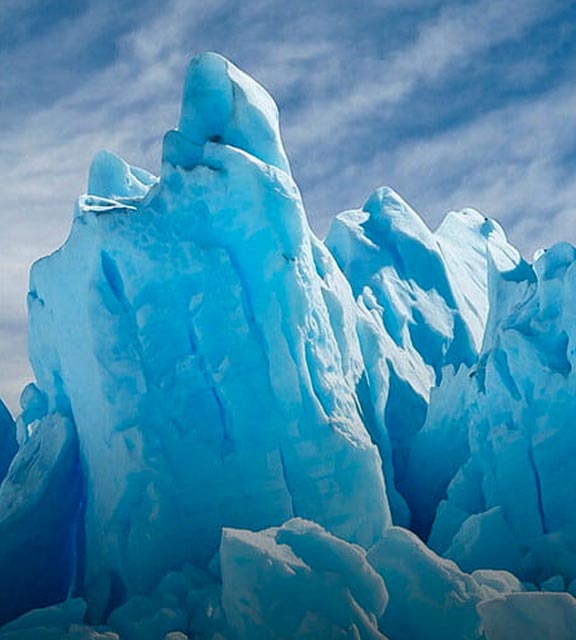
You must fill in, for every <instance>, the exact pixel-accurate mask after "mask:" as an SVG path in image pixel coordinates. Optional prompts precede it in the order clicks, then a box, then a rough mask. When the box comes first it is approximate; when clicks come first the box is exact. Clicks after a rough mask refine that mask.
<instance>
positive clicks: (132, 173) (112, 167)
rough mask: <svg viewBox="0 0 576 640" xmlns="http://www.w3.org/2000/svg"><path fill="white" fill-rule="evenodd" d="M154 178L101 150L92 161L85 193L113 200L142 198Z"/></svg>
mask: <svg viewBox="0 0 576 640" xmlns="http://www.w3.org/2000/svg"><path fill="white" fill-rule="evenodd" d="M155 181H156V178H155V177H154V176H153V175H152V174H150V173H148V172H147V171H145V170H144V169H138V168H137V167H131V166H130V165H129V164H128V163H127V162H125V161H124V160H123V159H122V158H121V157H120V156H118V155H116V154H115V153H112V152H111V151H107V150H106V149H103V150H102V151H99V152H98V153H97V154H96V155H95V156H94V159H93V160H92V164H91V165H90V172H89V174H88V188H87V193H88V195H91V196H98V197H100V198H107V199H110V200H115V199H116V198H138V197H142V196H143V195H144V194H145V193H146V192H147V191H148V189H149V188H150V186H151V185H152V184H153V183H154V182H155Z"/></svg>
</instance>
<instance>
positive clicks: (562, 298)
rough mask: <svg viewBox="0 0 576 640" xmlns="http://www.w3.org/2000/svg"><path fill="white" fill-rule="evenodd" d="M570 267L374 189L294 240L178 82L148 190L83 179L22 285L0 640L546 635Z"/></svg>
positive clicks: (263, 103)
mask: <svg viewBox="0 0 576 640" xmlns="http://www.w3.org/2000/svg"><path fill="white" fill-rule="evenodd" d="M575 264H576V250H575V249H574V248H573V247H571V246H570V245H566V244H561V245H557V246H556V247H553V248H552V249H550V250H549V251H548V252H546V253H544V254H543V255H542V256H541V257H540V258H539V259H538V260H536V261H535V263H534V264H533V265H529V264H528V263H526V262H525V261H524V260H523V259H522V258H521V257H520V255H519V254H518V252H517V251H516V250H515V249H514V248H513V247H512V246H511V245H510V244H509V243H508V241H507V240H506V237H505V235H504V233H503V231H502V229H501V228H500V227H499V226H498V225H497V224H496V223H495V222H493V221H490V220H488V219H486V218H484V217H483V216H482V215H480V214H479V213H477V212H475V211H473V210H470V209H466V210H464V211H461V212H451V213H449V214H448V215H447V216H446V218H445V219H444V221H443V223H442V224H441V225H440V227H439V228H438V229H437V230H436V231H431V230H430V229H428V228H427V227H426V225H425V224H424V223H423V222H422V220H421V219H420V218H419V217H418V215H417V214H416V213H415V212H414V211H413V210H412V209H411V208H410V207H409V205H408V204H407V203H406V202H404V201H403V200H402V199H401V198H400V196H398V195H397V194H395V193H394V192H393V191H392V190H390V189H387V188H383V189H378V190H377V191H375V192H374V194H372V196H370V197H369V199H368V200H367V202H366V203H365V205H364V206H363V207H362V209H360V210H356V211H348V212H344V213H342V214H340V215H339V216H337V217H336V219H335V221H334V224H333V226H332V228H331V230H330V233H329V234H328V237H327V239H326V243H323V242H321V241H320V240H318V239H317V238H316V237H315V236H314V234H313V233H312V232H311V231H310V228H309V226H308V223H307V220H306V216H305V212H304V209H303V206H302V201H301V198H300V194H299V192H298V189H297V187H296V185H295V184H294V181H293V179H292V176H291V172H290V166H289V163H288V160H287V157H286V154H285V152H284V149H283V145H282V141H281V138H280V133H279V126H278V115H277V110H276V106H275V104H274V102H273V101H272V99H271V97H270V96H269V95H268V94H267V93H266V91H265V90H264V89H263V88H262V87H260V86H259V85H258V84H257V83H255V81H253V80H252V79H251V78H249V77H248V76H246V75H245V74H244V73H243V72H241V71H240V70H238V69H237V68H236V67H234V66H233V65H232V64H231V63H229V62H228V61H226V60H225V59H223V58H222V57H220V56H218V55H215V54H204V55H201V56H199V57H197V58H195V59H193V60H192V62H191V64H190V66H189V69H188V72H187V77H186V81H185V86H184V98H183V103H182V111H181V117H180V122H179V125H178V128H177V129H174V130H171V131H169V132H168V133H167V134H166V135H165V137H164V141H163V155H162V167H161V172H160V176H159V177H156V176H154V175H151V174H150V173H148V172H147V171H144V170H142V169H139V168H137V167H133V166H130V165H128V164H127V163H126V162H124V160H122V159H121V158H119V157H118V156H116V155H114V154H112V153H110V152H107V151H103V152H100V153H99V154H97V155H96V157H95V158H94V161H93V163H92V166H91V169H90V174H89V178H88V186H87V193H86V194H85V195H83V196H81V197H80V198H79V200H78V203H77V206H76V210H75V214H74V221H73V225H72V229H71V232H70V236H69V238H68V240H67V241H66V243H65V244H64V246H63V247H61V248H60V249H59V250H58V251H56V252H55V253H54V254H52V255H50V256H48V257H46V258H43V259H41V260H40V261H38V262H37V263H36V264H35V265H34V266H33V269H32V273H31V278H30V292H29V296H28V302H29V315H30V327H29V337H30V340H29V343H30V359H31V362H32V366H33V369H34V373H35V376H36V381H35V382H34V383H31V384H29V385H28V386H26V387H25V389H24V390H23V392H22V395H21V407H22V413H21V415H20V416H19V417H18V418H17V420H16V423H14V421H13V420H12V418H11V417H10V416H9V414H8V413H7V411H6V410H5V409H4V407H3V405H0V625H4V626H2V627H1V628H0V640H23V639H25V638H34V640H55V639H57V638H66V639H68V640H74V639H75V640H86V639H87V638H88V639H91V640H104V639H105V640H120V639H122V640H185V639H186V638H188V637H195V638H205V639H210V640H243V639H246V640H248V639H250V640H254V639H256V638H261V639H262V640H288V639H289V638H302V639H309V640H320V639H322V640H324V639H331V638H334V639H336V638H339V639H344V638H350V640H352V639H353V640H358V639H359V638H361V639H366V640H368V639H369V640H386V639H387V638H388V639H389V640H407V639H408V638H410V639H411V640H437V639H438V638H443V639H444V640H510V638H522V639H523V640H531V639H533V640H542V638H545V637H549V638H554V639H555V640H564V639H566V640H570V639H573V638H574V637H576V599H575V598H573V597H572V595H569V593H556V592H560V591H568V592H571V593H576V552H575V551H574V550H575V549H576V516H574V514H573V512H572V510H571V508H570V505H571V504H572V501H573V497H574V495H575V494H576V472H575V471H574V465H573V463H572V461H573V458H574V455H575V447H576V444H575V443H576V438H574V436H573V434H572V421H573V416H574V414H575V409H576V406H575V401H574V398H575V397H576V393H575V392H576V389H575V388H574V386H575V383H574V374H573V366H574V361H575V358H576V356H575V353H576V351H575V348H574V342H575V340H576V337H575V336H574V327H576V316H575V311H574V309H575V308H576V306H575V303H576V299H575V296H576V275H575V274H576V267H575V266H574V265H575ZM389 505H390V506H389ZM398 525H402V526H398ZM402 527H410V528H411V529H412V531H410V530H409V529H408V528H402ZM416 534H418V535H416ZM51 605H52V606H51ZM21 614H23V615H21ZM5 623H6V624H5ZM92 625H95V626H92Z"/></svg>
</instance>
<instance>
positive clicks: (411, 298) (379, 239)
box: [326, 188, 520, 531]
mask: <svg viewBox="0 0 576 640" xmlns="http://www.w3.org/2000/svg"><path fill="white" fill-rule="evenodd" d="M326 245H327V246H328V247H329V249H330V250H331V252H332V253H333V255H334V257H335V258H336V261H337V262H338V265H339V266H340V268H341V269H342V271H343V273H344V274H345V275H346V277H347V279H348V280H349V282H350V284H351V286H352V290H353V292H354V295H355V296H356V297H357V298H358V301H359V304H360V306H361V307H364V308H366V309H367V310H368V311H369V313H370V314H371V315H372V317H373V320H374V322H375V324H376V326H377V330H378V335H379V337H380V339H381V340H382V347H381V348H380V350H379V355H380V358H381V366H382V367H383V369H384V376H383V377H384V380H383V381H381V382H380V385H379V398H378V401H377V403H376V405H377V411H378V412H379V418H380V423H379V429H378V430H377V431H378V433H377V435H376V440H377V441H379V437H378V436H379V434H380V433H382V431H384V432H385V434H387V437H388V440H389V441H390V442H391V447H392V459H393V468H388V469H387V471H388V473H387V476H388V483H389V485H393V484H395V486H396V487H397V488H398V490H399V491H400V493H401V495H402V496H403V497H404V498H405V499H406V500H407V501H408V505H409V507H410V512H411V513H410V514H407V513H406V510H405V509H404V510H403V509H402V504H401V503H399V502H398V500H397V499H396V500H395V496H394V495H393V494H392V493H391V492H390V491H389V494H390V499H391V504H392V507H393V513H394V516H395V518H394V519H395V521H396V522H398V523H401V524H406V525H407V524H409V523H410V522H411V523H412V526H413V527H414V528H415V529H416V530H418V531H421V530H422V529H423V528H425V514H423V509H422V504H421V502H422V499H423V494H424V495H427V494H428V493H429V492H428V491H426V490H425V489H424V490H422V487H421V486H420V485H421V482H420V473H421V472H423V471H425V468H426V466H427V465H429V464H430V462H429V461H426V462H425V463H424V466H423V467H422V466H421V464H422V461H418V464H417V465H415V464H412V465H411V466H410V452H411V449H412V447H413V444H414V439H415V436H416V434H417V433H418V431H419V429H420V428H421V427H422V425H423V423H424V421H425V419H426V415H427V410H428V403H429V400H430V390H431V389H432V388H434V387H435V386H437V385H438V384H440V382H441V380H442V376H443V372H445V371H446V369H448V371H455V370H457V369H458V368H459V367H460V365H468V366H471V365H472V364H474V363H475V362H476V359H477V355H478V350H479V349H480V347H481V344H482V339H483V335H484V328H485V326H486V317H487V314H488V288H487V277H488V261H489V256H490V260H491V264H492V265H493V268H494V269H495V270H496V271H497V272H500V271H508V270H511V269H513V268H514V267H515V266H516V265H517V264H518V263H519V261H520V256H519V254H518V252H517V251H516V250H515V249H514V248H513V247H511V246H510V245H509V244H508V242H507V240H506V236H505V235H504V232H503V231H502V229H501V228H500V227H499V225H498V224H496V223H495V222H493V221H492V220H489V219H487V218H485V217H484V216H482V215H480V214H479V213H478V212H476V211H474V210H471V209H466V210H464V211H461V212H451V213H449V214H448V215H447V216H446V217H445V219H444V221H443V222H442V224H441V225H440V227H439V228H438V230H437V231H436V232H432V231H430V230H429V229H428V227H427V226H426V225H425V223H424V222H423V221H422V219H421V218H420V217H419V216H418V214H417V213H416V212H415V211H413V210H412V209H411V208H410V206H409V205H408V204H407V203H406V202H404V201H403V200H402V198H400V197H399V196H398V195H397V194H396V193H394V192H393V191H392V190H391V189H388V188H383V189H379V190H377V191H376V192H374V194H372V196H371V197H370V198H369V199H368V201H367V202H366V204H365V205H364V207H363V208H362V209H361V210H357V211H347V212H344V213H341V214H340V215H338V216H337V217H336V218H335V220H334V223H333V225H332V228H331V229H330V232H329V234H328V237H327V238H326ZM367 360H368V358H367ZM447 375H449V373H448V374H447ZM413 457H414V456H413ZM389 458H390V456H386V455H384V459H385V461H387V460H389Z"/></svg>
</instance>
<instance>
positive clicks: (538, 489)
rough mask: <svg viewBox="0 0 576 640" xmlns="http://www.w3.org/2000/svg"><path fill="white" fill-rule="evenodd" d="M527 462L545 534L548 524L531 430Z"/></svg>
mask: <svg viewBox="0 0 576 640" xmlns="http://www.w3.org/2000/svg"><path fill="white" fill-rule="evenodd" d="M528 462H529V464H530V466H531V468H532V473H533V474H534V483H535V485H536V496H537V506H538V513H539V515H540V522H541V523H542V533H543V534H544V535H546V534H547V533H549V531H548V526H547V524H546V514H545V511H544V498H543V495H542V481H541V479H540V472H539V471H538V466H537V465H536V459H535V458H534V446H533V443H532V433H531V430H529V432H528Z"/></svg>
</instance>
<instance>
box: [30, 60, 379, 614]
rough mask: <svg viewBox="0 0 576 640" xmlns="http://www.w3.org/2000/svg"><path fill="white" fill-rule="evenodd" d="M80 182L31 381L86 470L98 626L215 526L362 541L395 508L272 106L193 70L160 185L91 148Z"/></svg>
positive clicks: (203, 555)
mask: <svg viewBox="0 0 576 640" xmlns="http://www.w3.org/2000/svg"><path fill="white" fill-rule="evenodd" d="M89 187H90V188H93V189H94V190H95V191H96V193H89V194H88V195H86V196H85V197H83V198H81V199H80V201H79V204H78V209H77V215H76V218H75V220H74V224H73V227H72V231H71V234H70V237H69V238H68V240H67V242H66V244H65V245H64V246H63V247H62V248H61V249H60V250H59V251H57V252H56V253H54V254H53V255H51V256H49V257H47V258H44V259H42V260H40V261H39V262H37V263H36V264H35V265H34V267H33V269H32V275H31V287H30V288H31V291H30V295H29V303H30V356H31V361H32V365H33V368H34V371H35V373H36V376H37V381H38V387H39V388H40V390H41V391H42V393H43V394H45V396H46V397H47V399H48V405H49V410H50V411H59V412H61V413H62V414H64V415H67V416H70V417H71V418H72V417H73V419H74V423H75V425H76V428H77V431H78V438H79V442H80V449H81V452H82V459H83V464H84V470H85V474H86V476H87V478H88V479H89V481H88V483H87V495H86V515H85V518H86V564H85V568H86V576H85V584H86V593H87V597H88V599H89V602H90V604H91V605H94V607H95V615H96V616H98V614H99V612H100V613H101V612H103V611H104V610H105V609H106V608H107V607H109V606H112V605H113V604H115V603H116V600H117V599H118V598H122V597H124V594H132V593H142V592H146V591H147V590H148V589H149V588H150V587H151V585H152V584H153V583H154V582H155V581H156V580H158V579H159V578H160V577H161V576H162V575H163V574H164V573H165V572H166V571H167V570H168V569H170V568H172V567H175V566H179V565H180V564H182V563H183V562H185V561H192V562H195V563H198V564H199V565H206V564H207V563H208V562H209V560H210V559H211V557H212V556H213V554H214V553H215V552H216V550H217V547H218V542H219V538H220V531H221V529H222V527H223V526H234V527H249V528H255V529H261V528H263V527H266V526H270V525H279V524H281V523H282V522H284V521H285V520H287V519H289V518H291V517H292V516H295V515H298V516H302V517H306V518H309V519H312V520H314V521H317V522H319V523H321V524H322V525H324V526H326V527H328V528H329V529H330V530H331V531H333V532H334V533H337V534H339V535H341V536H342V537H344V538H345V539H348V540H350V541H354V542H358V543H361V544H364V545H369V544H371V543H373V542H374V541H375V540H376V539H377V538H378V537H379V536H380V535H381V534H382V532H383V531H384V529H385V528H386V527H387V526H388V525H389V524H390V515H389V511H388V504H387V501H386V497H385V492H384V480H383V475H382V471H381V460H380V456H379V453H378V450H377V448H376V447H375V445H374V444H373V443H372V441H371V439H370V436H369V434H368V432H367V431H366V429H365V427H364V424H363V421H362V415H361V414H362V406H361V404H360V402H359V400H358V396H357V393H356V389H357V386H358V385H359V384H360V381H361V379H362V378H363V376H364V364H363V359H362V354H361V350H360V345H359V340H358V336H357V332H356V325H357V323H358V318H357V309H356V306H355V303H354V299H353V296H352V293H351V290H350V288H349V286H348V284H347V282H346V280H345V278H344V277H343V276H342V274H341V273H340V271H339V270H338V268H337V266H336V264H335V262H334V260H333V258H332V257H331V256H330V254H329V252H328V251H327V250H326V249H325V248H324V246H323V245H322V244H321V243H320V242H319V241H318V240H317V239H316V238H315V237H314V236H313V235H312V233H311V231H310V229H309V227H308V224H307V221H306V218H305V214H304V210H303V207H302V202H301V198H300V194H299V192H298V189H297V188H296V186H295V184H294V182H293V180H292V178H291V175H290V173H289V168H288V164H287V162H286V158H285V154H284V151H283V149H282V143H281V141H280V137H279V134H278V122H277V113H276V109H275V106H274V103H273V102H272V99H271V98H270V96H268V94H267V93H266V92H265V91H264V90H263V89H262V88H261V87H259V86H257V85H256V84H255V83H254V81H253V80H251V79H249V78H248V77H247V76H245V74H243V73H242V72H240V71H239V70H237V69H236V68H235V67H233V66H232V65H231V64H230V63H229V62H227V61H225V60H224V59H223V58H221V57H219V56H216V55H213V54H207V55H203V56H201V57H199V58H196V59H194V60H193V61H192V63H191V64H190V68H189V71H188V75H187V79H186V84H185V88H184V102H183V106H182V116H181V122H180V127H179V129H178V130H177V131H173V132H171V133H170V134H169V135H168V137H167V140H166V149H165V153H164V162H163V165H162V176H161V179H160V180H159V181H158V182H156V181H155V180H154V179H153V178H151V177H149V176H148V175H144V173H143V172H142V171H141V170H138V169H134V168H132V167H129V166H128V165H127V164H126V163H124V162H123V161H122V160H121V159H119V158H117V157H116V156H114V155H112V154H110V153H101V154H99V155H98V156H97V157H96V159H95V161H94V163H93V165H92V169H91V174H90V178H89ZM91 611H92V609H91Z"/></svg>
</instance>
